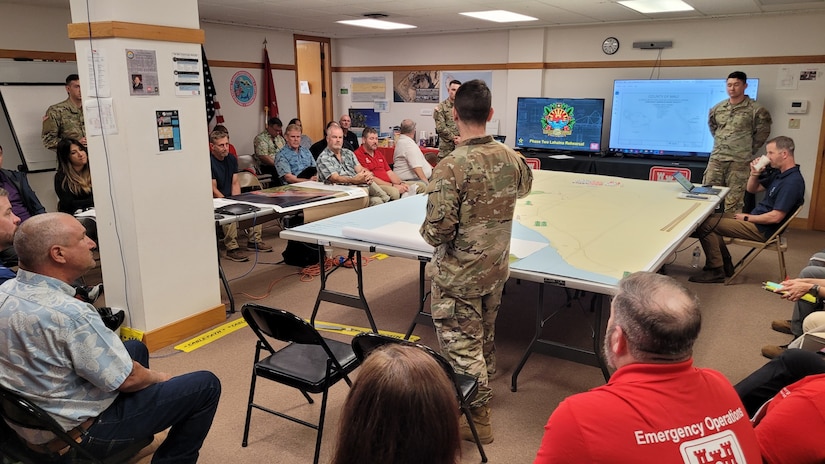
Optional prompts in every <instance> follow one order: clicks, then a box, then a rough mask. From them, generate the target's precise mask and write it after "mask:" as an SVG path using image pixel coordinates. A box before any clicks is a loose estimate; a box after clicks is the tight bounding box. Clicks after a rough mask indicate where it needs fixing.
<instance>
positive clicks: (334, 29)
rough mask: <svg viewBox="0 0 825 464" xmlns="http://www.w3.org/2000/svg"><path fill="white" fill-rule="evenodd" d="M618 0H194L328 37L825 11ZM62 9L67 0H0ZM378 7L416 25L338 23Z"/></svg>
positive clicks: (777, 3) (768, 0) (232, 19)
mask: <svg viewBox="0 0 825 464" xmlns="http://www.w3.org/2000/svg"><path fill="white" fill-rule="evenodd" d="M616 1H617V0H508V1H502V0H401V1H399V0H198V6H199V10H200V18H201V21H203V22H207V23H220V24H233V25H244V26H251V27H261V28H266V29H274V30H283V31H289V32H294V33H298V34H306V35H315V36H322V37H332V38H351V37H375V36H388V35H408V34H428V33H443V32H472V31H484V30H494V29H514V28H519V27H524V28H532V27H553V26H574V25H592V24H607V23H622V22H645V21H656V20H673V19H700V18H711V17H726V16H754V15H765V14H774V13H785V12H800V13H801V12H804V11H808V10H814V11H825V0H684V1H685V2H686V3H688V4H690V5H691V6H692V7H693V8H694V11H686V12H678V13H665V14H657V15H652V14H647V15H646V14H641V13H638V12H636V11H633V10H631V9H629V8H625V7H624V6H622V5H620V4H618V3H617V2H616ZM2 3H21V4H27V5H39V6H46V7H56V8H68V3H69V2H68V0H0V4H2ZM497 9H507V10H509V11H513V12H515V13H521V14H525V15H529V16H533V17H535V18H538V21H531V22H525V23H503V24H498V23H492V22H488V21H482V20H479V19H474V18H470V17H466V16H462V15H459V14H458V13H459V12H467V11H483V10H497ZM368 13H383V14H386V15H387V16H388V17H387V18H386V19H387V20H389V21H395V22H400V23H405V24H411V25H414V26H417V28H416V29H407V30H405V31H387V32H384V31H376V30H373V29H365V28H361V27H354V26H347V25H343V24H338V23H336V21H339V20H344V19H360V18H362V17H364V15H365V14H368Z"/></svg>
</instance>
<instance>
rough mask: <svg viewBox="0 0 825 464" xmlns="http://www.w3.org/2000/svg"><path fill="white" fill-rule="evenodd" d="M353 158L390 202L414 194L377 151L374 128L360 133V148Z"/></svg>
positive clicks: (376, 136)
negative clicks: (410, 193)
mask: <svg viewBox="0 0 825 464" xmlns="http://www.w3.org/2000/svg"><path fill="white" fill-rule="evenodd" d="M355 156H356V158H358V162H359V163H361V166H364V168H366V169H367V170H368V171H370V172H372V175H373V180H372V181H373V182H375V183H376V184H377V185H378V186H379V187H381V189H382V190H384V191H385V192H386V193H387V195H389V196H390V200H397V199H399V198H401V195H403V194H405V193H407V192H412V194H415V191H416V189H411V188H410V187H411V186H410V185H408V184H407V183H405V182H404V181H402V180H401V178H400V177H398V175H397V174H396V173H394V172H393V171H392V169H390V164H389V163H388V162H387V159H386V158H385V157H384V155H383V154H382V153H381V152H379V151H378V131H377V130H375V128H372V127H367V128H366V129H364V132H362V133H361V146H360V147H358V149H357V150H355ZM422 191H423V189H422Z"/></svg>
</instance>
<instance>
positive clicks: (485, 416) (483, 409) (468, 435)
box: [459, 404, 493, 445]
mask: <svg viewBox="0 0 825 464" xmlns="http://www.w3.org/2000/svg"><path fill="white" fill-rule="evenodd" d="M470 413H471V414H472V416H473V424H475V426H476V432H478V441H480V442H481V443H482V444H484V445H488V444H490V443H492V442H493V425H492V423H491V422H490V406H488V405H486V404H485V405H484V406H479V407H477V408H472V409H470ZM459 425H460V432H461V439H462V440H467V441H472V442H475V441H476V439H475V437H473V431H472V430H471V429H470V425H469V424H468V423H467V418H466V417H465V416H464V415H463V414H462V415H461V420H460V422H459Z"/></svg>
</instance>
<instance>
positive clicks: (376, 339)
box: [352, 332, 487, 462]
mask: <svg viewBox="0 0 825 464" xmlns="http://www.w3.org/2000/svg"><path fill="white" fill-rule="evenodd" d="M390 343H396V344H400V345H406V346H414V347H416V348H419V349H421V350H424V351H425V352H426V353H427V354H429V355H430V356H432V357H433V358H434V359H435V360H436V362H438V364H439V365H440V366H441V368H442V369H444V372H446V373H447V375H448V376H449V377H450V379H451V380H452V383H453V385H455V392H456V397H457V399H458V407H459V409H460V410H461V412H462V414H464V418H465V419H467V423H468V425H469V426H470V431H472V432H473V438H474V439H475V442H476V446H478V452H479V454H480V455H481V462H487V454H486V453H484V447H483V446H482V445H481V440H479V438H478V432H477V431H476V427H475V424H474V423H473V416H472V413H471V412H470V402H472V401H473V398H475V396H476V394H477V393H478V380H477V379H476V378H475V377H472V376H470V375H466V374H459V373H458V372H456V371H455V370H454V369H453V366H452V365H451V364H450V362H449V361H447V359H445V358H444V356H441V354H439V353H437V352H436V351H435V350H433V349H432V348H430V347H428V346H426V345H422V344H420V343H413V342H411V341H409V340H403V339H399V338H393V337H387V336H385V335H380V334H377V333H375V332H365V333H361V334H358V335H356V336H355V338H353V339H352V349H353V351H354V352H355V356H357V357H358V359H359V361H360V362H363V361H364V359H365V358H366V357H367V356H368V355H369V354H370V352H371V351H372V350H374V349H376V348H378V347H380V346H384V345H387V344H390Z"/></svg>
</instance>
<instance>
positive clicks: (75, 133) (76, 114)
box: [40, 98, 86, 150]
mask: <svg viewBox="0 0 825 464" xmlns="http://www.w3.org/2000/svg"><path fill="white" fill-rule="evenodd" d="M84 137H86V126H85V124H84V123H83V108H82V107H81V108H78V107H76V106H74V103H72V101H71V100H70V99H68V98H67V99H66V100H64V101H62V102H60V103H55V104H54V105H52V106H50V107H49V109H47V110H46V115H45V116H43V131H42V132H41V135H40V138H41V139H42V140H43V146H44V147H46V148H48V149H49V150H56V149H57V144H58V142H60V140H62V139H64V138H67V139H75V140H78V141H79V140H81V139H83V138H84Z"/></svg>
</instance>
